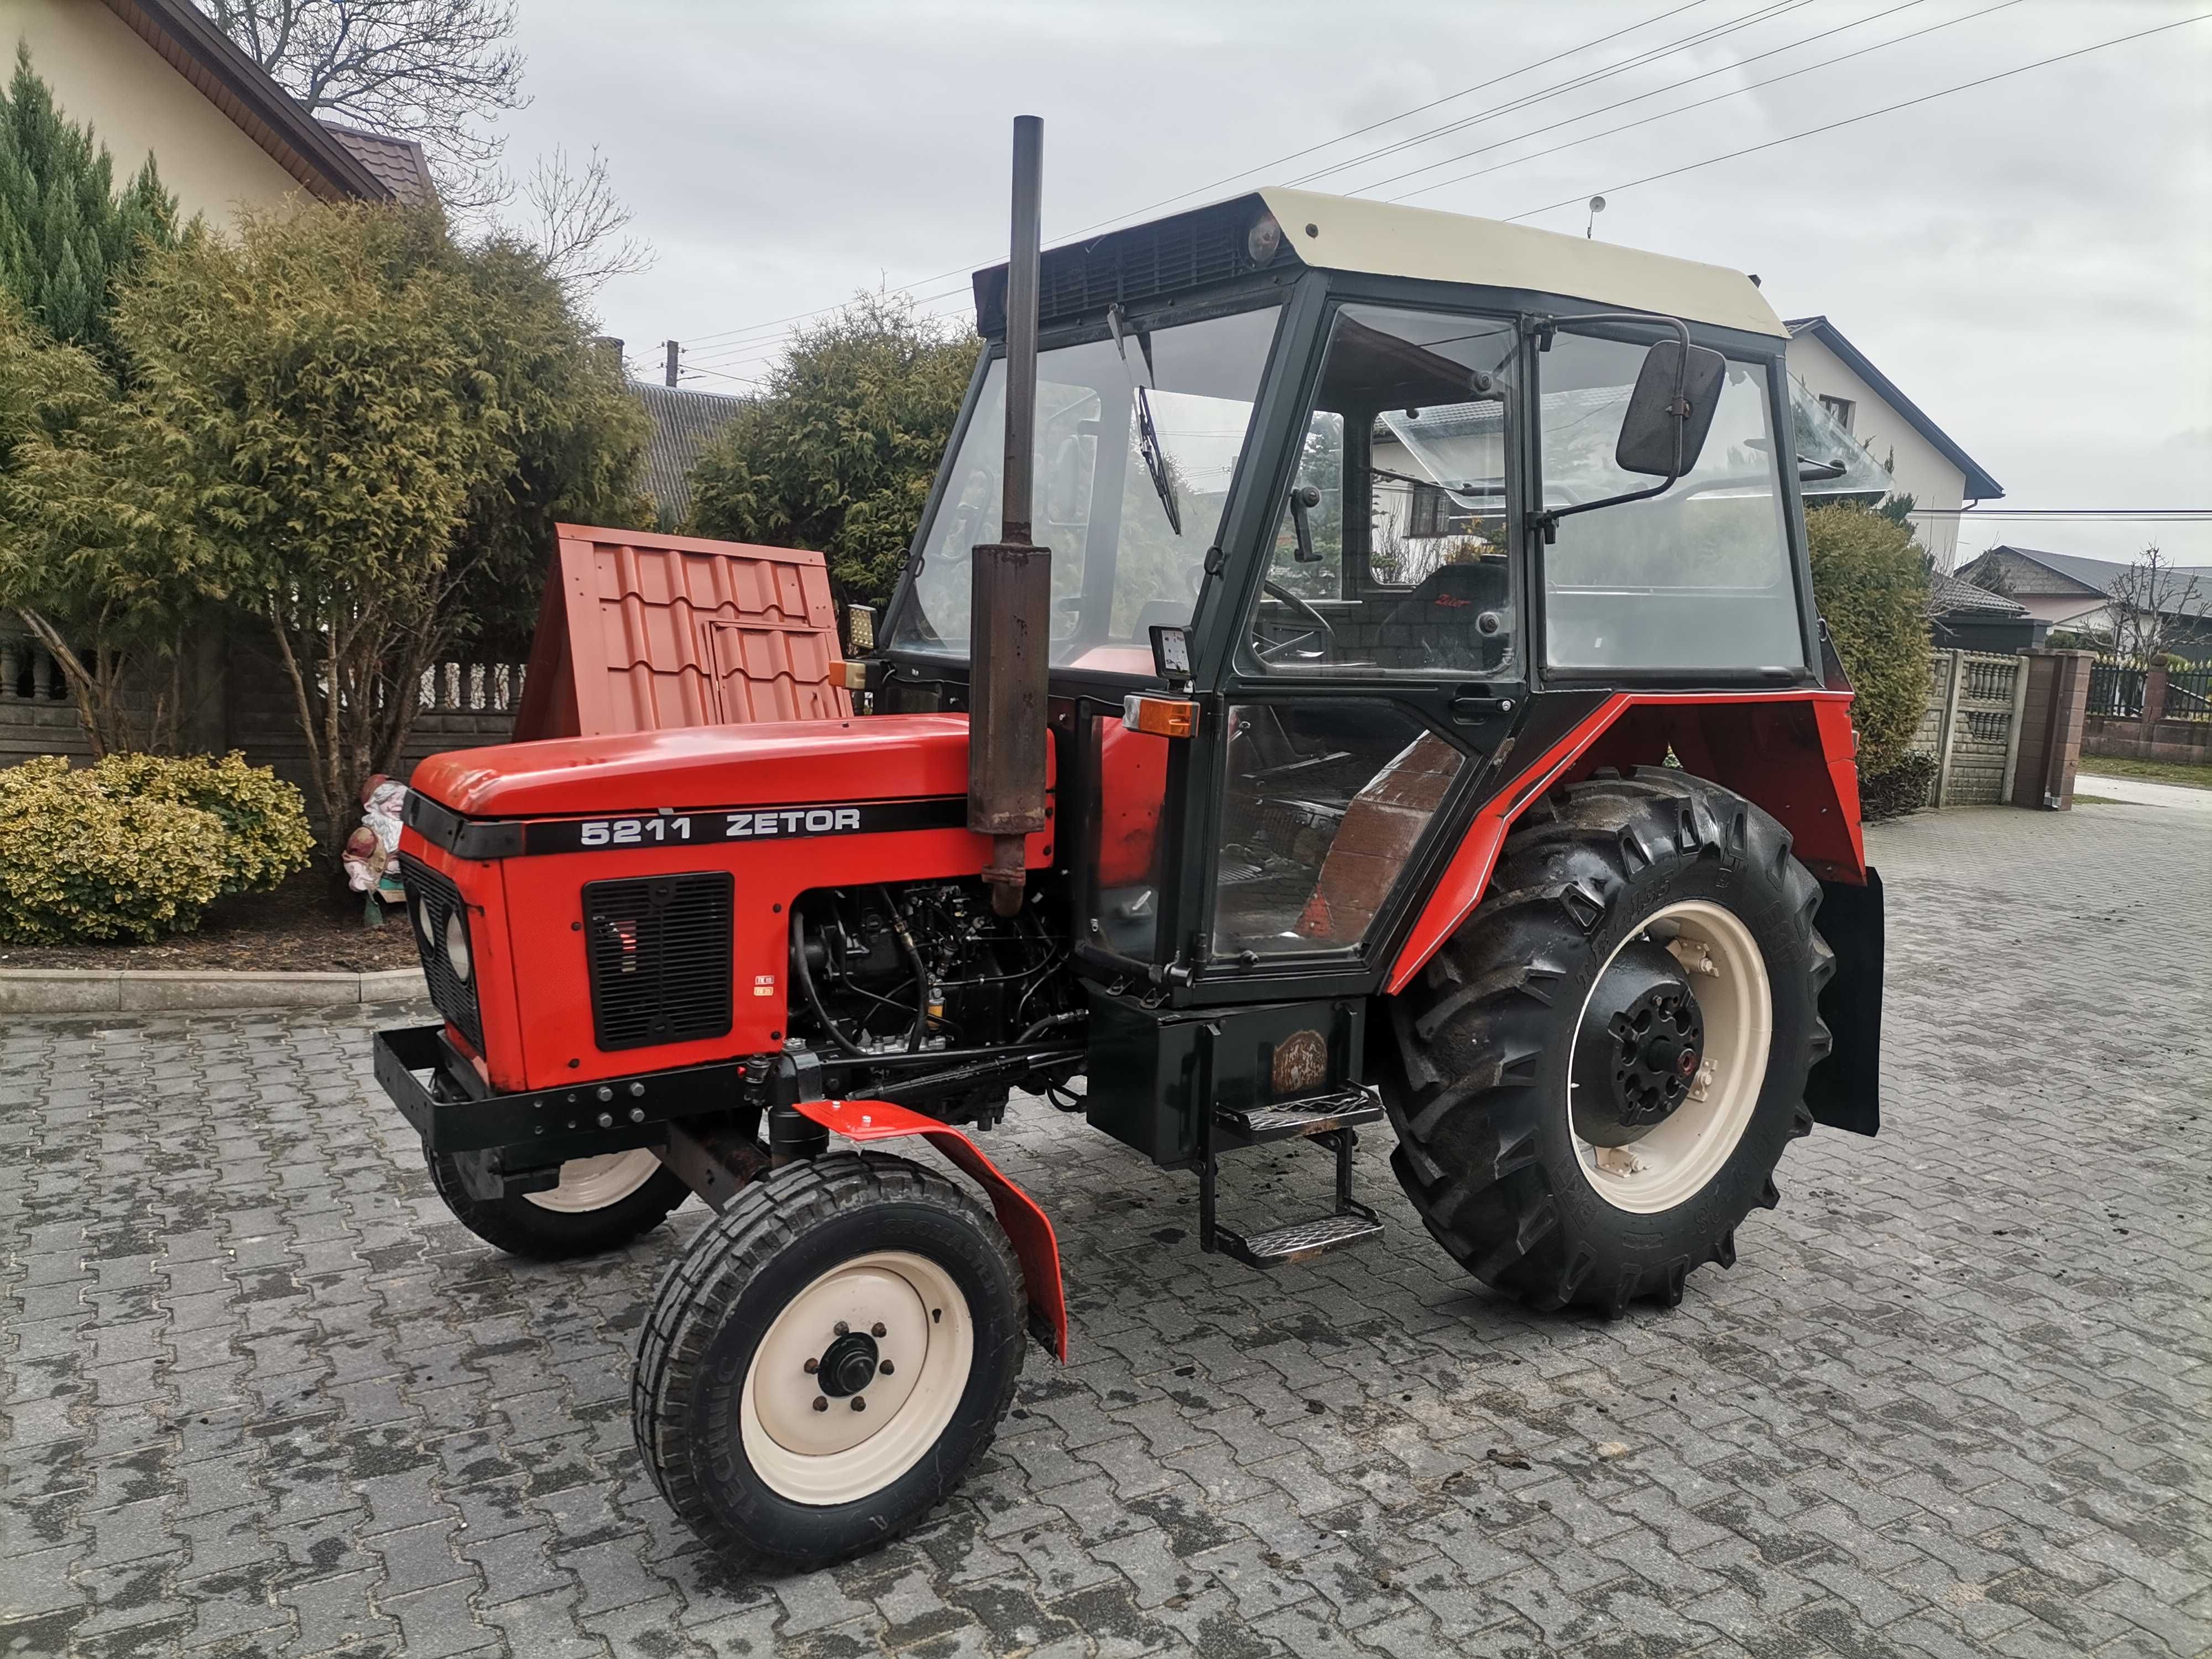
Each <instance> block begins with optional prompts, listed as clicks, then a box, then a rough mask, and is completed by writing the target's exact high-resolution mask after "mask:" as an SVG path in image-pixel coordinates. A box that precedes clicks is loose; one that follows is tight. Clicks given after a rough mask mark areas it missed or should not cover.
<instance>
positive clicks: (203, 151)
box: [0, 0, 437, 224]
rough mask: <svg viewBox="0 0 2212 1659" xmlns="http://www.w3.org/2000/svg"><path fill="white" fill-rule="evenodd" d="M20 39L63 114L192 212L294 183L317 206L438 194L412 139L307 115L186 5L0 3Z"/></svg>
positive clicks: (3, 28)
mask: <svg viewBox="0 0 2212 1659" xmlns="http://www.w3.org/2000/svg"><path fill="white" fill-rule="evenodd" d="M18 41H20V42H21V43H22V44H24V45H26V46H28V47H29V48H30V51H31V67H32V68H33V70H35V71H36V72H37V73H38V75H39V76H40V78H41V79H42V80H44V81H45V82H46V84H47V85H48V86H49V87H51V88H52V89H53V94H54V101H55V102H56V103H57V104H58V105H59V106H60V107H61V110H62V112H63V113H64V115H66V116H67V117H68V118H70V120H72V121H76V122H79V123H82V124H84V125H89V126H90V127H91V128H92V130H93V132H94V136H95V137H98V138H99V140H100V142H101V143H105V144H106V146H107V148H108V150H109V152H110V153H111V154H112V155H113V156H114V157H115V168H116V172H117V174H118V176H119V177H122V178H128V177H129V176H130V175H131V173H136V172H137V170H138V167H139V166H140V164H141V163H142V162H143V161H144V160H145V159H146V156H147V155H148V154H149V152H150V153H151V154H152V155H153V157H154V161H155V166H156V167H159V168H160V169H161V182H162V184H163V185H165V186H167V189H168V190H169V191H171V193H172V194H173V195H174V196H175V197H176V198H177V204H178V207H179V209H180V210H181V211H182V212H183V213H184V215H185V217H187V218H189V217H191V216H192V215H194V214H204V215H205V216H206V217H207V219H208V222H210V223H211V224H220V223H222V222H223V221H225V220H227V219H228V217H229V216H230V215H231V213H232V212H233V211H234V210H235V209H236V208H238V207H240V206H246V207H268V206H270V205H273V204H276V203H277V202H280V201H282V200H283V199H284V197H287V196H289V195H292V194H294V193H295V192H301V193H304V194H306V195H307V196H311V197H315V198H317V199H319V200H321V201H325V202H355V201H358V202H401V203H405V204H422V203H426V202H432V201H435V200H436V199H437V197H436V191H435V189H434V188H433V186H432V185H431V183H430V173H429V168H428V166H427V165H426V163H425V162H424V161H423V156H422V146H421V145H419V144H416V143H413V142H411V141H410V140H408V139H404V138H392V137H386V136H384V135H382V134H380V133H372V132H360V131H355V130H353V129H352V128H349V127H342V126H338V125H335V124H333V123H331V122H327V121H322V120H318V119H317V118H315V117H314V116H313V115H311V114H309V113H308V112H307V111H306V110H305V109H303V108H302V107H301V106H300V104H299V102H298V100H295V99H294V98H293V97H292V96H291V94H289V93H287V92H286V91H285V90H284V89H283V88H282V87H281V86H279V85H277V83H276V82H275V81H274V80H273V79H271V78H270V76H269V74H268V73H267V72H266V71H265V70H263V69H262V67H261V66H260V65H259V64H257V63H255V62H254V61H253V60H252V58H249V57H247V56H246V53H245V52H241V51H240V49H239V48H238V47H237V46H234V44H233V43H232V42H231V40H230V39H229V37H228V36H227V35H225V34H224V33H222V30H221V29H219V28H217V27H216V26H215V25H214V24H213V23H212V22H210V21H209V20H208V18H207V17H206V15H204V14H203V13H202V12H201V11H199V10H198V9H197V8H196V7H195V6H193V5H192V4H191V0H9V4H8V5H7V6H6V8H5V9H4V10H0V44H4V45H5V46H7V47H8V48H9V52H10V54H11V56H12V52H13V48H14V47H15V44H16V43H17V42H18Z"/></svg>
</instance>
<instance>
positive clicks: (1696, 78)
mask: <svg viewBox="0 0 2212 1659" xmlns="http://www.w3.org/2000/svg"><path fill="white" fill-rule="evenodd" d="M1925 3H1926V0H1905V3H1904V4H1902V5H1897V6H1892V7H1891V8H1890V9H1888V10H1887V11H1878V12H1875V13H1873V14H1872V15H1869V16H1866V17H1857V18H1853V19H1852V20H1851V21H1850V22H1848V23H1838V25H1837V26H1836V27H1834V28H1832V29H1823V30H1821V31H1820V33H1818V34H1808V35H1806V36H1805V37H1803V38H1802V40H1791V41H1789V42H1787V43H1785V44H1784V45H1782V46H1775V47H1773V48H1771V50H1769V51H1766V52H1758V53H1755V54H1753V56H1752V57H1749V58H1737V59H1736V60H1735V62H1734V63H1729V64H1722V65H1721V66H1720V67H1719V68H1718V69H1711V70H1706V71H1705V73H1704V74H1702V75H1693V76H1690V77H1689V78H1688V79H1687V80H1685V81H1677V82H1674V84H1672V85H1671V86H1664V87H1659V88H1655V89H1654V90H1652V91H1650V92H1639V93H1638V94H1636V95H1635V96H1634V97H1632V98H1623V99H1620V100H1618V101H1617V102H1614V103H1611V104H1607V105H1605V106H1603V107H1601V108H1599V109H1592V110H1584V111H1583V112H1582V113H1581V114H1579V115H1570V116H1569V117H1567V118H1566V119H1565V120H1564V121H1554V122H1553V123H1552V125H1549V126H1547V127H1534V128H1532V129H1530V130H1529V131H1527V132H1516V133H1514V134H1512V135H1511V136H1510V137H1504V138H1500V139H1498V141H1497V142H1496V143H1488V144H1483V145H1481V146H1480V147H1478V148H1476V149H1469V150H1462V151H1461V152H1460V153H1459V154H1458V155H1447V156H1445V157H1443V159H1442V160H1440V161H1427V162H1424V163H1423V164H1422V165H1421V166H1419V167H1409V168H1408V169H1407V171H1405V172H1403V173H1393V174H1392V175H1391V176H1390V177H1389V178H1388V179H1375V180H1373V181H1372V182H1371V183H1369V184H1364V185H1360V186H1359V187H1358V189H1357V190H1355V191H1353V192H1352V194H1354V195H1360V194H1364V192H1366V191H1370V190H1380V189H1382V188H1383V186H1384V185H1395V184H1398V183H1400V182H1401V181H1402V180H1404V179H1411V178H1414V177H1416V176H1417V175H1419V174H1420V173H1430V172H1433V171H1434V170H1435V169H1436V168H1437V167H1449V166H1450V165H1451V164H1452V163H1453V162H1455V161H1469V160H1472V159H1473V158H1474V157H1475V156H1477V155H1489V154H1490V152H1491V151H1492V150H1494V149H1504V147H1505V146H1506V145H1508V144H1517V143H1521V142H1522V140H1523V139H1527V138H1541V137H1543V136H1544V134H1546V133H1547V132H1557V131H1559V129H1560V128H1561V127H1571V126H1572V125H1574V124H1575V123H1576V122H1577V121H1588V120H1592V119H1595V118H1596V117H1598V116H1601V115H1610V114H1612V113H1613V111H1615V110H1617V109H1626V108H1627V107H1628V106H1630V105H1631V104H1640V103H1643V102H1644V101H1645V100H1647V99H1652V98H1663V97H1665V96H1666V95H1667V94H1668V93H1670V92H1680V91H1681V90H1682V89H1683V88H1685V87H1692V86H1695V85H1696V84H1697V83H1698V82H1700V81H1710V80H1711V79H1712V78H1713V76H1716V75H1733V74H1735V72H1736V71H1737V70H1742V69H1745V68H1747V67H1749V66H1750V65H1751V64H1756V63H1759V62H1760V61H1761V60H1762V59H1765V58H1774V57H1778V56H1780V55H1781V54H1782V53H1783V52H1795V51H1796V50H1797V48H1798V47H1800V46H1811V45H1812V44H1813V43H1814V41H1815V40H1826V39H1827V38H1828V37H1829V36H1830V35H1832V34H1841V33H1844V31H1845V30H1847V29H1855V28H1857V27H1860V26H1861V25H1862V24H1865V23H1875V22H1880V21H1881V20H1882V19H1883V18H1885V17H1893V16H1894V15H1897V14H1898V13H1899V12H1900V11H1910V10H1911V9H1913V7H1915V6H1918V5H1923V4H1925ZM2019 3H2020V0H1999V3H1997V4H1996V5H1994V6H1989V7H1985V8H1984V9H1983V10H1981V11H1975V12H1968V13H1966V15H1963V16H1960V17H1953V18H1948V19H1946V20H1945V21H1942V22H1941V23H1931V24H1929V26H1928V27H1926V28H1924V29H1915V30H1914V31H1913V32H1912V33H1910V34H1898V35H1892V36H1891V37H1890V38H1889V39H1888V40H1877V41H1875V43H1874V44H1873V45H1872V46H1861V47H1860V48H1859V49H1858V50H1857V51H1856V52H1844V53H1842V54H1841V55H1839V56H1838V57H1834V58H1822V59H1821V60H1820V62H1819V63H1817V64H1805V65H1804V66H1803V67H1802V68H1799V69H1794V70H1790V71H1789V72H1788V73H1787V74H1784V75H1777V76H1772V77H1771V78H1770V79H1767V80H1765V81H1755V82H1752V83H1751V84H1750V85H1749V86H1743V87H1731V88H1729V90H1728V91H1726V92H1723V93H1718V94H1715V95H1714V96H1712V97H1711V98H1705V99H1701V100H1699V101H1698V102H1697V103H1694V104H1684V105H1681V106H1679V107H1677V108H1674V109H1670V110H1662V111H1660V112H1658V113H1657V114H1656V115H1648V116H1644V117H1642V118H1639V119H1638V120H1634V121H1629V122H1625V123H1623V124H1622V125H1620V126H1617V127H1609V128H1607V130H1606V131H1604V132H1590V133H1585V134H1583V136H1582V137H1579V138H1571V139H1569V140H1568V141H1567V142H1566V143H1562V144H1555V145H1553V147H1552V148H1551V149H1541V150H1538V151H1536V152H1534V154H1533V155H1522V156H1516V157H1515V158H1514V159H1513V160H1512V161H1502V162H1500V163H1499V164H1498V167H1481V168H1478V169H1477V170H1476V171H1474V172H1473V173H1461V174H1459V175H1458V176H1457V177H1455V178H1451V179H1439V180H1438V181H1437V183H1435V184H1433V185H1421V186H1420V187H1419V188H1418V189H1415V190H1409V191H1406V192H1405V194H1403V195H1402V196H1393V197H1390V198H1389V199H1390V200H1391V201H1393V202H1405V201H1410V200H1412V199H1413V197H1416V196H1420V195H1425V193H1427V192H1428V191H1432V190H1442V189H1443V188H1444V187H1445V186H1446V185H1456V184H1461V183H1463V182H1464V181H1466V180H1467V179H1476V178H1480V177H1481V176H1482V175H1483V174H1484V173H1496V172H1498V171H1500V170H1502V169H1503V168H1504V167H1517V166H1519V165H1520V163H1521V162H1522V161H1536V160H1538V159H1539V158H1541V157H1542V156H1546V155H1557V154H1558V153H1559V151H1560V150H1563V149H1572V148H1573V147H1574V146H1575V145H1577V144H1586V143H1589V142H1590V141H1591V140H1593V139H1596V138H1605V137H1611V136H1612V135H1613V133H1616V132H1626V131H1628V130H1629V129H1630V128H1631V127H1638V126H1646V125H1650V123H1652V122H1654V121H1663V120H1666V119H1668V118H1670V117H1672V116H1676V115H1682V114H1686V113H1687V112H1689V111H1691V110H1693V109H1703V108H1704V107H1705V106H1706V105H1707V104H1717V103H1718V102H1720V101H1721V100H1722V99H1723V98H1734V97H1736V96H1738V95H1739V94H1742V93H1747V92H1756V91H1758V90H1759V88H1761V87H1771V86H1772V85H1773V84H1774V83H1775V82H1778V81H1787V80H1789V79H1790V78H1791V77H1792V76H1799V75H1809V74H1810V73H1812V71H1813V70H1819V69H1826V68H1828V67H1829V66H1830V65H1832V64H1843V63H1848V62H1849V61H1850V59H1852V58H1863V57H1864V56H1865V55H1866V54H1867V53H1869V52H1880V51H1881V49H1882V48H1883V47H1885V46H1902V45H1903V44H1904V43H1905V41H1907V40H1918V39H1919V38H1920V37H1921V36H1922V35H1923V34H1933V33H1935V32H1936V30H1938V29H1947V28H1949V27H1951V26H1952V25H1953V24H1954V23H1970V22H1972V21H1973V20H1974V19H1975V18H1977V17H1985V16H1987V15H1989V14H1990V12H1992V11H2002V10H2003V9H2005V7H2007V6H2016V5H2018V4H2019Z"/></svg>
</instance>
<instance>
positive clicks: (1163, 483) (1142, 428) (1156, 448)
mask: <svg viewBox="0 0 2212 1659" xmlns="http://www.w3.org/2000/svg"><path fill="white" fill-rule="evenodd" d="M1106 326H1107V327H1108V328H1109V329H1111V330H1112V331H1114V349H1115V352H1116V353H1118V354H1119V355H1120V356H1121V362H1122V365H1123V367H1125V368H1129V348H1128V346H1127V343H1126V341H1127V336H1128V334H1129V321H1128V319H1127V318H1126V317H1124V316H1123V315H1122V314H1121V307H1120V306H1119V305H1111V306H1109V307H1106ZM1137 349H1138V350H1139V351H1140V352H1142V353H1143V354H1144V359H1145V376H1146V380H1150V379H1151V378H1152V341H1151V338H1150V337H1149V336H1146V335H1143V334H1139V335H1138V336H1137ZM1129 389H1130V390H1131V391H1132V392H1135V393H1136V394H1137V453H1138V455H1139V457H1140V458H1141V459H1143V461H1144V463H1145V475H1146V477H1149V478H1150V479H1151V480H1152V493H1153V494H1154V495H1158V497H1159V498H1160V508H1161V510H1162V511H1163V512H1164V513H1166V514H1167V515H1168V528H1169V529H1170V530H1172V531H1173V532H1175V533H1176V535H1178V536H1180V535H1182V508H1181V507H1177V506H1176V498H1175V486H1174V485H1173V484H1171V483H1169V482H1168V462H1167V457H1166V456H1165V455H1164V454H1163V453H1161V451H1160V435H1159V429H1158V428H1157V427H1155V426H1154V425H1153V424H1152V395H1151V392H1149V390H1148V389H1147V387H1146V383H1145V380H1139V379H1138V378H1137V371H1136V370H1135V368H1129Z"/></svg>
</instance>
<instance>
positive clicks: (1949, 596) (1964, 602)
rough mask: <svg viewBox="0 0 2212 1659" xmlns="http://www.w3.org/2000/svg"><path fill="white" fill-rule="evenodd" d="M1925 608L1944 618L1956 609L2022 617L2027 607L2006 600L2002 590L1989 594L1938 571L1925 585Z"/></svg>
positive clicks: (1969, 583) (2025, 613) (1988, 591)
mask: <svg viewBox="0 0 2212 1659" xmlns="http://www.w3.org/2000/svg"><path fill="white" fill-rule="evenodd" d="M1928 608H1929V610H1930V611H1933V612H1934V613H1935V614H1936V615H1937V616H1939V617H1948V616H1950V615H1953V614H1954V613H1955V612H1958V611H1987V612H1988V613H1990V615H1992V616H1999V617H2025V616H2026V615H2027V606H2026V605H2022V604H2021V602H2020V601H2019V600H2017V599H2007V598H2006V597H2005V596H2004V595H2003V594H2002V593H1992V592H1990V590H1989V589H1988V588H1986V587H1977V586H1974V585H1973V583H1972V582H1969V581H1961V580H1960V579H1959V578H1958V577H1956V576H1947V575H1944V574H1942V572H1941V571H1938V572H1937V573H1936V575H1935V577H1934V578H1933V579H1932V580H1930V581H1929V584H1928Z"/></svg>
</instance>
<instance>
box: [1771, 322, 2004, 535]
mask: <svg viewBox="0 0 2212 1659" xmlns="http://www.w3.org/2000/svg"><path fill="white" fill-rule="evenodd" d="M1790 374H1791V375H1792V376H1794V377H1795V378H1796V380H1799V381H1801V382H1802V384H1803V385H1804V386H1805V389H1806V390H1807V391H1808V392H1812V393H1813V394H1814V396H1816V397H1818V396H1820V395H1823V394H1825V395H1826V396H1828V397H1831V398H1849V399H1850V402H1851V404H1852V405H1853V408H1852V413H1851V435H1852V436H1853V437H1855V438H1857V440H1858V441H1860V442H1861V443H1863V444H1866V445H1867V447H1868V453H1870V454H1871V455H1873V457H1874V458H1875V460H1876V461H1878V462H1880V461H1887V459H1889V456H1890V452H1891V451H1892V450H1895V451H1896V453H1897V465H1896V471H1894V472H1893V474H1892V475H1891V476H1892V477H1893V478H1895V480H1896V481H1897V489H1898V490H1899V493H1901V494H1904V495H1910V496H1911V497H1912V498H1913V500H1914V501H1917V503H1918V504H1919V505H1920V506H1922V507H1949V508H1953V509H1955V508H1958V507H1963V506H1965V505H1966V474H1965V473H1963V472H1961V471H1960V470H1959V469H1958V468H1957V467H1955V466H1954V465H1951V463H1950V462H1949V461H1948V460H1947V459H1944V456H1943V453H1942V451H1941V450H1939V449H1937V448H1936V446H1935V445H1933V444H1931V443H1929V441H1928V440H1927V439H1925V438H1923V437H1922V436H1921V435H1920V434H1919V433H1918V432H1917V431H1915V430H1914V429H1913V427H1912V425H1911V422H1908V421H1907V420H1906V419H1905V417H1904V416H1902V415H1899V413H1898V412H1897V411H1896V410H1893V409H1892V408H1891V407H1890V406H1889V404H1887V402H1885V401H1884V400H1883V398H1882V397H1881V393H1880V392H1876V391H1875V389H1874V388H1873V387H1872V386H1869V385H1868V384H1867V383H1866V382H1865V381H1864V380H1861V379H1859V377H1858V376H1857V375H1856V374H1853V373H1852V372H1851V371H1850V368H1847V367H1846V366H1845V365H1844V362H1843V360H1842V359H1841V358H1839V357H1838V356H1836V354H1835V353H1834V352H1832V351H1831V350H1829V349H1828V348H1827V347H1826V346H1824V345H1822V344H1821V343H1820V341H1818V340H1817V339H1814V337H1812V336H1811V335H1809V334H1801V335H1799V336H1798V337H1796V339H1794V340H1792V341H1790ZM1912 524H1913V531H1914V533H1915V534H1916V535H1917V536H1918V537H1919V538H1920V544H1921V545H1922V546H1923V547H1924V548H1926V549H1927V550H1928V551H1929V554H1930V555H1931V556H1933V557H1934V559H1935V561H1936V568H1937V569H1938V570H1941V571H1945V572H1947V573H1948V571H1949V570H1950V569H1951V568H1953V567H1954V564H1955V563H1956V562H1957V560H1958V550H1959V521H1958V520H1956V519H1954V518H1949V517H1934V516H1930V515H1929V514H1926V513H1916V514H1914V515H1913V520H1912ZM1972 551H1973V552H1978V551H1980V549H1978V548H1976V549H1973V550H1972Z"/></svg>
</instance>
